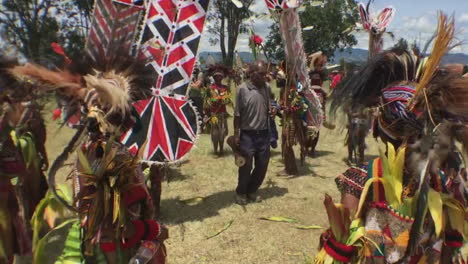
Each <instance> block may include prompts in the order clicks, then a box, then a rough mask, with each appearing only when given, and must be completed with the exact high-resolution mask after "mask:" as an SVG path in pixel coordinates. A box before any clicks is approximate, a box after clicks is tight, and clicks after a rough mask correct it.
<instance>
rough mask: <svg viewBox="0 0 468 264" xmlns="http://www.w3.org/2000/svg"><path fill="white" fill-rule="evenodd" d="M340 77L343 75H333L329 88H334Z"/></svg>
mask: <svg viewBox="0 0 468 264" xmlns="http://www.w3.org/2000/svg"><path fill="white" fill-rule="evenodd" d="M342 77H343V76H342V75H341V74H340V73H338V74H337V75H335V76H334V77H333V79H332V83H331V85H330V88H332V89H335V87H336V86H337V85H338V84H339V83H340V82H341V78H342Z"/></svg>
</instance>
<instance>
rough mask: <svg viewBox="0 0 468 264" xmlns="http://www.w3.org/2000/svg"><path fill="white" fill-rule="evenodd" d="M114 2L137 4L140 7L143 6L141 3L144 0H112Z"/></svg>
mask: <svg viewBox="0 0 468 264" xmlns="http://www.w3.org/2000/svg"><path fill="white" fill-rule="evenodd" d="M114 2H115V3H119V4H124V5H129V6H139V7H141V8H144V6H143V4H144V3H145V1H144V0H114Z"/></svg>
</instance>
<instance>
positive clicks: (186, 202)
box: [181, 196, 205, 206]
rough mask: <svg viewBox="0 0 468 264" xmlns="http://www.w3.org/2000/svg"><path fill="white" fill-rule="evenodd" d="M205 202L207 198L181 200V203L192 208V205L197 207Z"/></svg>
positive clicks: (198, 197)
mask: <svg viewBox="0 0 468 264" xmlns="http://www.w3.org/2000/svg"><path fill="white" fill-rule="evenodd" d="M204 200H205V197H201V196H197V197H193V198H189V199H185V200H181V202H182V203H184V204H186V205H190V206H192V205H197V204H199V203H201V202H203V201H204Z"/></svg>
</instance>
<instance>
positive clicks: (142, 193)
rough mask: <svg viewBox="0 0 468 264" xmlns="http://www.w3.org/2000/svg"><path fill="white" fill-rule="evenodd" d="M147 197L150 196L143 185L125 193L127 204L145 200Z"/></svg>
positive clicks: (124, 197)
mask: <svg viewBox="0 0 468 264" xmlns="http://www.w3.org/2000/svg"><path fill="white" fill-rule="evenodd" d="M146 197H148V192H147V191H146V189H145V187H144V186H141V185H138V186H135V187H133V188H132V189H130V190H128V191H127V192H126V193H124V195H123V199H124V203H125V205H127V206H128V205H131V204H133V203H136V202H139V201H141V200H144V199H146Z"/></svg>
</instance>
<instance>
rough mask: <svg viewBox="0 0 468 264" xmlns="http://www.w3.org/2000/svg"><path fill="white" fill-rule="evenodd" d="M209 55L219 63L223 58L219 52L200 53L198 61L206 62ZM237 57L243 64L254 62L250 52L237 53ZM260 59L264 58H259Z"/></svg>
mask: <svg viewBox="0 0 468 264" xmlns="http://www.w3.org/2000/svg"><path fill="white" fill-rule="evenodd" d="M209 55H211V56H212V57H213V58H214V59H215V61H216V62H221V61H222V60H223V56H222V55H221V52H219V51H217V52H208V51H202V52H200V54H199V60H200V61H201V62H203V61H206V60H207V59H208V56H209ZM239 56H240V57H241V59H242V61H243V62H244V63H252V62H254V57H253V55H252V53H250V52H246V51H242V52H239ZM261 57H262V58H264V56H261Z"/></svg>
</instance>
